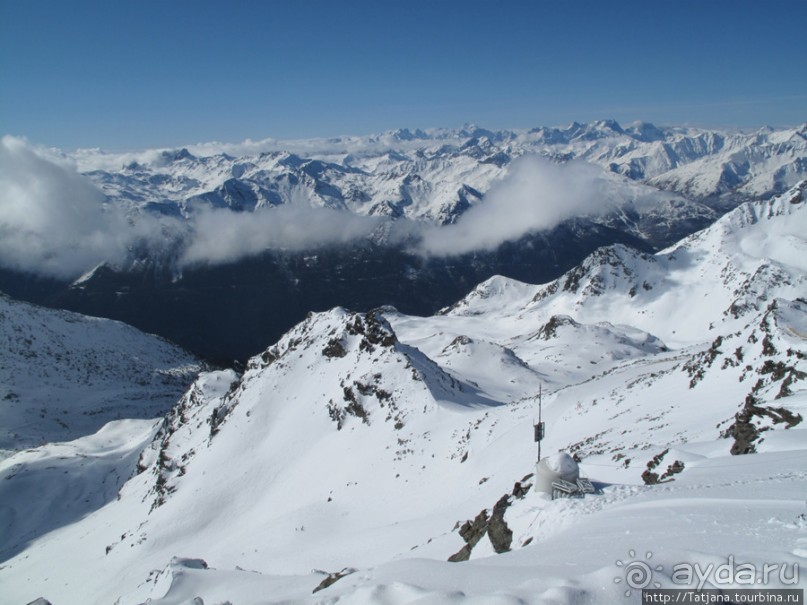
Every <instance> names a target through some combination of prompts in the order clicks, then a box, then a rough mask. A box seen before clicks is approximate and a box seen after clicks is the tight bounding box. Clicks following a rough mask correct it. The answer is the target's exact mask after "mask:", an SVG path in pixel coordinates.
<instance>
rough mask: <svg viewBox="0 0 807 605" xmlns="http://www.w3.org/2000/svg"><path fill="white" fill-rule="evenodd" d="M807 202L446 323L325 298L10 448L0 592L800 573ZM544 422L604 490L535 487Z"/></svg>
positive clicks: (424, 597) (715, 203) (498, 297)
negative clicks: (103, 419)
mask: <svg viewBox="0 0 807 605" xmlns="http://www.w3.org/2000/svg"><path fill="white" fill-rule="evenodd" d="M616 128H617V125H615V124H610V125H609V124H605V123H603V124H599V125H597V127H596V129H592V128H589V129H588V130H587V132H603V131H606V130H607V129H610V130H614V131H615V129H616ZM620 130H621V129H620ZM562 132H563V133H568V131H562ZM642 132H644V134H642V135H641V136H644V137H645V138H647V139H651V140H650V141H649V142H644V141H642V143H643V144H651V143H653V142H659V140H655V141H654V140H652V139H653V138H654V137H656V136H660V135H657V134H654V132H656V131H655V130H653V129H650V128H649V127H642V128H639V127H636V128H634V129H633V130H632V131H623V132H622V133H620V134H619V135H618V137H619V138H621V137H628V138H632V139H633V138H635V137H638V136H640V133H642ZM662 134H663V133H662ZM396 136H397V137H398V138H399V139H401V140H404V141H409V142H410V143H411V142H412V141H419V140H420V139H421V138H423V137H434V136H436V135H435V134H429V133H418V132H415V133H408V134H407V133H404V132H401V133H397V134H396ZM530 136H535V137H536V138H538V137H548V136H555V135H551V133H549V134H542V133H541V132H535V133H530ZM564 136H568V137H570V140H573V141H576V143H575V144H579V145H588V144H589V143H591V138H593V141H594V142H595V143H596V142H597V141H599V140H600V139H598V138H596V137H591V138H573V137H571V135H568V134H565V135H564ZM575 136H576V135H575ZM580 136H581V137H583V135H580ZM614 136H615V137H616V135H614ZM759 136H762V135H759ZM771 136H773V135H771ZM493 138H494V139H495V138H496V137H495V136H494V137H493ZM428 140H432V139H428ZM497 144H503V142H501V143H497ZM637 145H638V143H637ZM186 159H187V158H186ZM180 161H185V160H180ZM644 178H647V179H652V178H654V177H652V176H646V177H644ZM752 180H753V179H750V180H749V181H748V182H749V183H750V182H751V181H752ZM644 186H648V185H644ZM755 186H756V185H755ZM749 187H750V185H749ZM806 193H807V181H804V180H802V181H799V182H797V183H796V184H795V185H793V186H791V187H789V188H788V189H786V190H785V191H783V192H782V193H780V194H776V195H772V196H770V197H768V198H767V199H761V200H753V201H744V202H742V203H739V204H738V205H736V207H735V208H733V209H732V210H729V211H727V212H725V214H723V215H722V216H721V217H720V218H718V219H717V220H715V221H714V222H713V223H712V224H710V225H709V226H708V227H707V228H705V229H703V230H700V231H697V232H694V233H692V234H689V235H687V236H686V237H684V238H682V239H681V240H680V241H678V242H676V243H673V244H672V245H669V246H666V247H664V248H662V249H659V250H657V251H654V250H651V249H649V247H648V246H644V247H643V248H642V249H637V248H634V247H629V246H627V245H625V244H624V243H615V244H611V245H606V246H603V247H599V248H597V249H596V250H594V251H593V252H592V253H591V254H588V255H587V256H586V257H585V258H584V259H582V262H580V263H579V264H575V265H574V266H572V267H570V268H568V269H567V270H565V271H564V272H562V273H561V274H559V275H556V276H555V277H554V278H552V279H548V280H545V281H543V282H542V283H535V284H531V283H525V282H522V281H518V280H515V279H512V278H509V277H505V276H493V277H490V278H489V279H487V280H485V281H482V282H481V283H479V284H478V285H477V286H476V287H474V288H473V289H472V290H471V291H470V292H469V293H468V294H467V295H465V296H463V297H461V298H459V297H458V300H455V301H454V302H453V304H450V305H447V306H445V307H443V308H442V309H440V310H439V311H438V312H436V313H434V314H432V315H429V316H425V317H424V316H416V315H411V314H408V313H406V312H403V311H402V310H400V309H396V308H394V307H391V306H382V307H379V308H376V309H373V310H369V311H356V310H348V309H345V308H343V307H338V306H337V307H333V308H330V309H328V310H324V311H320V312H310V313H309V314H308V315H307V316H306V317H305V318H303V319H302V321H300V322H299V323H298V324H296V325H294V326H293V327H291V328H290V329H289V330H288V331H287V332H286V333H285V334H283V335H282V336H281V337H280V338H279V339H278V340H277V342H275V344H272V345H271V346H268V347H264V348H263V350H262V351H261V352H259V353H258V354H256V355H255V356H253V357H251V358H250V359H249V360H248V361H247V362H246V364H245V366H244V367H243V368H235V369H220V370H214V371H206V372H202V373H201V374H199V376H198V378H197V379H196V380H195V382H194V383H193V384H192V385H191V386H190V387H189V388H188V389H187V391H186V392H185V393H184V395H182V396H181V397H180V398H179V400H178V401H177V403H176V404H175V405H174V406H173V408H172V409H171V411H170V412H169V413H168V414H167V415H166V416H165V417H164V418H163V419H157V420H155V419H141V420H121V421H113V422H111V423H109V424H107V425H105V426H104V427H103V428H102V429H101V430H100V431H99V432H97V433H94V434H92V435H86V436H82V437H79V438H78V439H75V440H73V441H70V442H68V443H50V444H46V445H42V446H40V447H38V448H35V449H30V450H26V451H21V452H18V453H16V454H14V455H12V456H10V457H9V458H7V459H6V460H3V461H0V475H2V476H3V479H4V480H3V481H0V511H1V512H2V517H1V518H0V520H1V521H2V523H1V524H0V528H2V534H0V535H2V540H0V544H2V546H0V584H2V586H3V587H4V588H3V591H2V595H0V602H2V603H9V604H11V603H28V602H32V601H34V599H36V598H38V597H45V598H47V599H49V600H50V602H52V603H53V604H54V605H62V604H64V605H70V604H73V603H76V604H78V603H81V604H85V603H117V604H119V605H127V604H138V605H139V604H145V603H150V604H151V605H171V604H187V605H200V604H205V603H208V604H210V603H217V604H223V603H243V604H252V603H254V604H258V603H337V602H338V603H353V604H359V603H391V604H396V605H397V604H403V603H479V602H483V603H498V602H501V603H542V604H546V603H569V604H571V603H622V602H626V603H630V602H640V599H641V587H647V586H659V587H665V588H673V587H680V586H682V585H686V586H694V584H695V583H696V582H697V579H696V580H693V582H691V583H683V584H682V582H681V580H680V577H679V576H676V575H675V573H673V572H674V570H675V569H677V568H680V565H681V564H689V565H690V566H691V565H693V564H698V565H701V564H702V565H703V566H706V565H708V564H710V563H711V564H712V567H711V568H710V569H711V570H714V568H715V566H717V565H727V564H728V562H729V561H731V562H732V563H733V562H734V561H735V558H736V561H737V563H738V564H739V563H740V562H742V564H744V565H749V566H752V567H754V569H762V567H763V565H765V564H769V565H770V564H776V565H778V566H779V567H778V568H777V569H779V571H780V572H781V569H784V570H785V571H784V572H781V573H777V574H775V575H774V576H773V577H769V578H766V582H767V583H766V584H765V586H766V587H771V588H794V587H795V588H803V587H804V579H803V578H799V577H798V573H797V572H796V566H798V565H801V564H803V562H804V558H805V557H807V533H805V532H807V522H805V515H807V509H805V505H804V497H803V494H804V485H805V480H807V470H805V469H807V449H805V443H806V442H805V439H804V433H803V431H804V427H805V424H804V422H803V419H804V415H805V413H807V392H806V391H805V388H806V387H807V381H805V379H807V263H806V261H805V259H807V239H805V235H804V234H805V233H807V201H806V200H805V194H806ZM738 195H740V194H739V193H738ZM718 198H719V199H718ZM726 200H728V197H726V196H720V195H718V196H716V197H714V196H713V197H711V198H710V200H709V204H711V205H709V206H708V207H710V208H718V207H719V206H720V204H724V203H728V202H727V201H726ZM735 201H736V199H735ZM482 203H484V202H482ZM698 203H704V204H705V202H698ZM537 281H538V280H536V282H537ZM81 283H85V282H81ZM81 283H80V284H78V285H74V286H73V288H76V287H81ZM19 308H20V309H22V310H23V311H24V310H26V309H28V310H29V311H30V312H31V313H33V312H34V308H33V307H29V306H23V307H19ZM21 312H22V311H21ZM35 312H36V313H46V314H47V313H50V312H49V311H44V310H41V309H39V308H36V309H35ZM155 346H156V345H155ZM37 350H39V349H37ZM48 355H53V353H52V352H48V351H47V350H43V351H42V357H43V358H47V356H48ZM107 358H108V356H107V355H104V356H103V359H107ZM155 359H156V358H155ZM42 361H43V362H44V361H45V359H43V360H42ZM110 363H115V362H114V360H112V359H110ZM150 363H154V362H150ZM19 371H20V372H23V370H22V369H21V370H19ZM539 406H540V407H539ZM539 409H540V411H539ZM539 414H541V415H542V419H543V420H544V421H545V422H546V427H547V431H546V437H545V439H544V441H543V442H542V448H543V453H544V456H547V457H549V458H550V460H552V459H553V457H554V456H556V455H557V453H558V452H561V451H565V452H569V453H570V454H572V455H573V456H574V457H575V459H577V460H578V461H579V463H580V468H581V472H582V473H583V474H584V475H585V476H587V477H589V478H590V479H591V480H592V481H593V483H594V487H595V490H596V493H594V494H588V495H585V496H584V497H581V498H572V499H556V500H552V499H551V498H549V497H548V496H546V495H544V494H540V493H537V492H535V491H533V490H532V489H531V488H532V486H533V473H534V471H535V462H536V445H535V443H534V442H533V425H534V423H535V422H536V421H537V417H538V415H539ZM54 501H59V502H60V503H61V508H60V510H62V511H65V512H64V513H63V514H62V515H61V516H54V515H53V514H52V511H51V509H50V507H49V503H50V502H54ZM729 553H731V557H729ZM639 563H643V564H644V565H645V566H646V570H647V572H648V574H649V576H648V577H647V582H646V583H645V584H643V586H641V587H639V585H638V584H636V582H635V580H632V579H631V577H630V576H628V575H627V574H626V571H627V569H626V568H628V567H631V568H635V567H636V566H637V565H638V564H639ZM643 569H645V568H643ZM794 572H796V573H795V576H794ZM732 578H733V579H732V580H731V581H730V582H729V581H725V580H723V579H721V576H720V575H719V574H711V573H710V574H706V577H705V579H704V582H705V583H706V586H707V587H710V588H718V589H728V588H737V587H742V586H743V583H742V582H741V581H740V580H739V579H737V578H734V577H732ZM756 579H757V577H756V576H755V577H754V578H753V581H754V582H756Z"/></svg>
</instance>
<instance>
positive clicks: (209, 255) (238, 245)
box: [181, 206, 385, 265]
mask: <svg viewBox="0 0 807 605" xmlns="http://www.w3.org/2000/svg"><path fill="white" fill-rule="evenodd" d="M383 222H385V219H381V218H377V217H366V216H358V215H355V214H351V213H349V212H344V211H338V210H329V209H325V208H310V207H300V206H280V207H278V208H273V209H259V210H257V211H255V212H253V213H239V212H232V211H231V210H226V209H211V210H206V211H202V212H200V213H199V214H198V215H196V216H195V217H194V218H193V219H192V233H191V235H190V238H189V244H188V246H187V248H186V249H185V252H184V254H183V256H182V258H181V262H182V263H183V264H186V265H190V264H196V263H212V264H216V263H226V262H232V261H235V260H238V259H240V258H243V257H246V256H253V255H256V254H260V253H262V252H265V251H266V250H268V249H283V250H295V251H299V250H310V249H315V248H318V247H325V246H330V245H334V244H346V243H349V242H351V241H354V240H357V239H359V238H363V237H368V236H370V235H371V234H372V233H373V231H374V230H375V229H377V228H378V227H379V226H380V225H381V224H382V223H383Z"/></svg>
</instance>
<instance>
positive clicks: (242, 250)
mask: <svg viewBox="0 0 807 605" xmlns="http://www.w3.org/2000/svg"><path fill="white" fill-rule="evenodd" d="M149 153H151V154H154V153H157V152H154V151H152V152H149ZM72 161H73V162H76V161H77V162H78V164H79V165H81V163H82V160H81V159H79V158H74V159H73V160H72ZM70 162H71V160H69V159H67V158H65V157H64V156H61V155H59V154H55V153H53V152H52V151H48V150H44V149H41V148H37V147H34V146H32V145H30V144H28V143H27V142H26V141H25V140H24V139H18V138H14V137H9V136H6V137H3V138H2V140H0V265H3V266H6V267H10V268H13V269H17V270H22V271H29V272H34V273H38V274H44V275H50V276H56V277H63V278H73V277H77V276H78V275H80V274H81V273H83V272H85V271H87V270H89V269H91V268H92V267H94V266H95V265H97V264H99V263H102V262H107V263H111V264H119V263H123V262H124V261H126V260H127V259H129V258H130V256H131V254H130V251H131V250H132V249H133V248H136V249H137V250H138V251H139V253H140V254H142V253H149V254H151V255H152V256H157V257H160V258H161V259H163V260H166V259H167V258H169V257H173V255H174V254H175V253H176V251H180V252H179V259H178V260H179V263H180V264H181V265H193V264H204V263H210V264H221V263H228V262H234V261H237V260H239V259H241V258H244V257H248V256H254V255H258V254H261V253H262V252H264V251H266V250H269V249H285V250H292V251H301V250H313V249H316V248H321V247H327V246H331V245H339V244H345V243H349V242H351V241H354V240H357V239H360V238H367V237H370V236H371V235H373V234H375V233H378V232H380V231H382V230H383V231H384V232H386V233H387V235H388V241H390V242H391V243H393V244H398V245H400V244H405V245H409V246H410V248H411V249H413V250H414V251H416V252H418V253H421V254H424V255H434V256H447V255H454V254H462V253H467V252H471V251H475V250H492V249H495V248H496V247H497V246H499V245H500V244H502V243H503V242H505V241H511V240H515V239H518V238H519V237H521V236H523V235H525V234H527V233H529V232H531V231H538V230H542V229H550V228H552V227H554V226H556V225H557V224H559V223H560V222H562V221H563V220H566V219H568V218H571V217H574V216H580V215H585V214H589V215H590V214H593V213H599V212H601V211H603V210H605V208H604V206H605V205H610V204H614V203H616V204H618V203H621V202H624V200H625V199H626V198H635V196H634V194H635V192H626V191H625V190H624V186H623V185H621V184H619V183H617V182H616V181H615V180H614V179H613V178H610V177H609V176H608V175H606V174H605V173H603V172H602V171H601V170H600V169H599V168H597V167H594V166H592V165H589V164H586V163H584V162H569V163H566V164H555V163H552V162H550V161H548V160H546V159H541V158H539V157H523V158H521V159H519V160H516V161H515V162H514V163H513V164H512V165H511V167H510V169H509V171H508V173H507V175H506V176H505V178H503V179H502V180H501V181H500V182H498V183H497V184H496V185H494V186H493V188H492V189H491V190H490V191H489V192H488V193H487V195H486V196H485V199H484V201H483V202H482V203H481V204H478V205H476V206H474V207H473V208H471V209H470V210H468V211H467V212H466V213H465V214H464V215H463V216H462V217H461V218H460V220H459V221H458V222H457V223H456V224H454V225H449V226H445V227H438V226H434V225H424V224H420V223H415V222H412V221H407V220H400V221H394V222H392V221H390V219H388V218H381V217H367V216H357V215H355V214H352V213H349V212H346V211H336V210H330V209H323V208H311V207H308V206H307V205H302V206H300V205H288V206H280V207H276V208H272V209H261V210H258V211H256V212H254V213H237V212H233V211H230V210H228V209H208V210H203V211H200V212H198V213H196V214H195V215H194V216H192V217H191V218H190V219H188V220H187V221H186V220H185V219H180V218H178V217H160V216H155V215H150V214H141V215H138V216H128V217H127V216H125V215H124V213H123V211H122V210H120V209H119V208H118V207H117V206H115V205H113V204H108V203H106V200H105V198H104V195H103V193H102V192H101V191H100V190H99V189H98V188H97V187H95V185H93V184H92V183H91V182H90V181H89V180H88V179H87V178H86V177H84V176H82V175H80V174H79V173H78V172H77V171H76V168H75V164H74V163H72V164H71V163H70ZM412 242H416V243H414V244H413V243H412Z"/></svg>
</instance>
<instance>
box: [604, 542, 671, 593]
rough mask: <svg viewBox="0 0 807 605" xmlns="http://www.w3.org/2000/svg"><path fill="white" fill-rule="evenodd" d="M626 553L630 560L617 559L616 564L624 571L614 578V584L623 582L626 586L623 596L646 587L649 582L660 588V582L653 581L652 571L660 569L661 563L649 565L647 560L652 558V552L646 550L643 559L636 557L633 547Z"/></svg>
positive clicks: (661, 568)
mask: <svg viewBox="0 0 807 605" xmlns="http://www.w3.org/2000/svg"><path fill="white" fill-rule="evenodd" d="M628 555H629V556H630V558H631V559H632V560H629V561H627V562H625V561H621V560H617V562H616V566H617V567H622V568H624V570H625V571H624V574H623V576H617V577H616V578H614V584H621V583H622V582H625V584H626V586H627V589H626V590H625V596H626V597H629V596H630V595H631V593H632V591H633V590H641V589H643V588H647V587H648V586H650V585H651V584H652V585H653V586H654V587H655V588H661V584H659V583H658V582H654V581H653V572H654V571H662V570H663V569H664V567H663V566H661V565H656V566H655V567H652V566H651V565H650V563H649V561H650V559H652V558H653V553H652V552H650V551H647V553H645V556H644V558H645V560H644V561H642V560H637V559H636V551H635V550H633V549H631V550H629V551H628Z"/></svg>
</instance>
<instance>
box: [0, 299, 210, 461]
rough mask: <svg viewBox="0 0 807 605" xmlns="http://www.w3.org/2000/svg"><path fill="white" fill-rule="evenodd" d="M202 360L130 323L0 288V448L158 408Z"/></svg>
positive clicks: (58, 437)
mask: <svg viewBox="0 0 807 605" xmlns="http://www.w3.org/2000/svg"><path fill="white" fill-rule="evenodd" d="M201 369H202V364H201V362H200V361H199V360H197V359H195V358H194V357H193V356H192V355H190V354H189V353H187V352H185V351H183V350H182V349H180V348H178V347H176V346H174V345H172V344H170V343H169V342H167V341H165V340H163V339H162V338H158V337H156V336H151V335H148V334H144V333H142V332H140V331H138V330H136V329H134V328H132V327H130V326H127V325H125V324H122V323H120V322H117V321H110V320H108V319H97V318H93V317H87V316H83V315H79V314H77V313H69V312H66V311H54V310H52V309H46V308H44V307H38V306H36V305H31V304H28V303H23V302H19V301H15V300H13V299H11V298H9V297H7V296H5V295H3V294H2V293H0V404H1V405H0V453H3V450H19V449H23V448H26V447H32V446H35V445H40V444H44V443H48V442H53V441H66V440H69V439H74V438H77V437H81V436H84V435H89V434H91V433H94V432H95V431H97V430H98V429H99V428H101V427H102V426H103V425H104V424H106V423H107V422H109V421H110V420H115V419H121V418H154V417H156V416H159V415H161V414H164V413H165V412H166V411H167V410H168V409H170V408H171V406H172V405H173V404H174V403H175V402H176V399H177V397H178V396H179V395H181V393H182V392H183V391H184V390H185V388H187V385H188V384H190V382H192V381H193V379H194V377H195V375H196V374H197V373H198V372H199V371H200V370H201Z"/></svg>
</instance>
